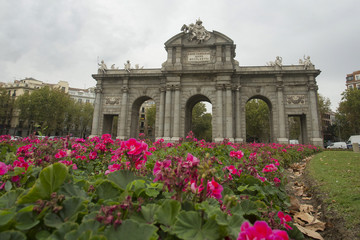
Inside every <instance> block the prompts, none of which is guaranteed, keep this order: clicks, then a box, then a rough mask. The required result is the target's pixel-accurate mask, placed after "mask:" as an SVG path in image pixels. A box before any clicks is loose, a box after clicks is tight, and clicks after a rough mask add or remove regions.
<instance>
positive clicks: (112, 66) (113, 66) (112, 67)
mask: <svg viewBox="0 0 360 240" xmlns="http://www.w3.org/2000/svg"><path fill="white" fill-rule="evenodd" d="M111 69H112V70H114V69H119V67H115V63H114V64H113V65H111Z"/></svg>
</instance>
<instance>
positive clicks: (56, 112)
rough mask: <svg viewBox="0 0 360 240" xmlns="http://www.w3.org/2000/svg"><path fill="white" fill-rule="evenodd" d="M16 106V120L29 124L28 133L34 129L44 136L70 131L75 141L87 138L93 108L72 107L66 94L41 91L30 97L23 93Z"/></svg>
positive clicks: (84, 106) (45, 88)
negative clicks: (76, 138) (18, 114)
mask: <svg viewBox="0 0 360 240" xmlns="http://www.w3.org/2000/svg"><path fill="white" fill-rule="evenodd" d="M16 106H17V108H18V109H19V110H20V119H22V120H24V121H26V122H27V123H29V124H30V131H34V130H35V129H34V127H35V126H37V125H38V126H39V127H40V129H41V130H42V131H43V132H42V133H43V134H45V135H49V134H57V135H62V134H69V133H73V131H75V132H74V133H76V134H74V135H77V136H79V137H80V136H81V137H82V136H84V135H87V134H89V133H88V132H89V131H90V130H89V129H90V128H91V123H92V114H93V106H92V105H91V104H89V103H87V104H80V103H75V102H74V101H73V100H71V99H70V96H69V95H68V94H66V93H64V92H62V91H60V90H58V89H50V88H49V87H44V88H41V89H37V90H35V91H33V92H32V93H31V94H29V93H25V94H24V95H22V96H19V97H18V99H17V100H16ZM64 131H66V132H64Z"/></svg>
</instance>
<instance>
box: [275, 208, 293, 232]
mask: <svg viewBox="0 0 360 240" xmlns="http://www.w3.org/2000/svg"><path fill="white" fill-rule="evenodd" d="M277 215H278V217H279V218H280V223H281V224H282V225H284V227H285V228H286V229H287V230H289V229H290V230H291V229H292V227H290V226H289V225H288V224H286V222H291V220H292V219H291V216H290V215H287V214H286V215H285V214H284V213H283V212H281V211H279V212H278V214H277Z"/></svg>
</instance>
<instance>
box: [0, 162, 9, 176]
mask: <svg viewBox="0 0 360 240" xmlns="http://www.w3.org/2000/svg"><path fill="white" fill-rule="evenodd" d="M7 172H8V168H7V165H6V164H5V163H3V162H0V175H4V174H6V173H7Z"/></svg>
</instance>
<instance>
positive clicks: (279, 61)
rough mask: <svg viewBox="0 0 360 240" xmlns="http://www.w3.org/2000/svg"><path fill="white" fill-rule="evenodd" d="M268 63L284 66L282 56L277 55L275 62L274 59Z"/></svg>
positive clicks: (269, 64)
mask: <svg viewBox="0 0 360 240" xmlns="http://www.w3.org/2000/svg"><path fill="white" fill-rule="evenodd" d="M266 65H268V66H273V67H276V66H278V67H282V57H279V56H277V57H276V59H275V61H274V62H273V61H270V62H267V63H266Z"/></svg>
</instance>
